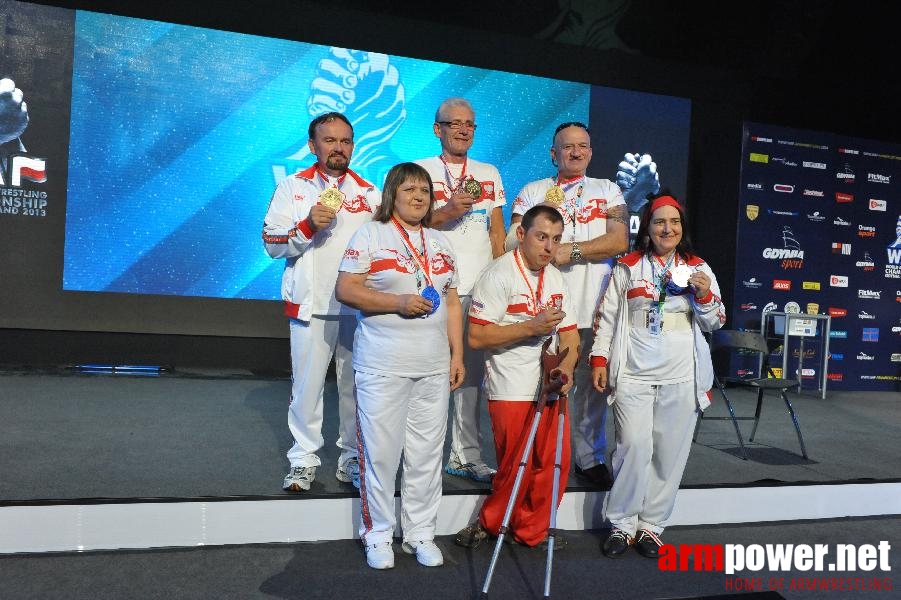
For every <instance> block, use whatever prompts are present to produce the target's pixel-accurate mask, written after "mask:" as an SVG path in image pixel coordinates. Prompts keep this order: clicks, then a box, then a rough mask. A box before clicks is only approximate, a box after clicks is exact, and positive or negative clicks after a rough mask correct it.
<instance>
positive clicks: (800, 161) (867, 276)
mask: <svg viewBox="0 0 901 600" xmlns="http://www.w3.org/2000/svg"><path fill="white" fill-rule="evenodd" d="M738 210H739V219H738V232H737V235H738V238H737V239H738V244H737V251H736V271H735V296H734V297H735V305H734V307H733V319H732V323H733V325H734V327H736V328H739V329H747V330H755V331H756V330H759V329H760V326H761V315H762V313H763V312H766V311H770V310H774V311H783V312H801V313H808V314H821V315H823V314H828V315H830V316H831V317H832V319H831V331H830V335H829V344H828V352H829V357H828V358H829V361H828V372H827V380H828V384H827V386H828V388H829V389H840V390H874V391H876V390H884V391H889V390H897V389H899V386H901V145H898V144H891V143H888V142H878V141H873V140H863V139H856V138H849V137H843V136H838V135H834V134H830V133H825V132H814V131H803V130H797V129H788V128H783V127H776V126H771V125H763V124H759V123H745V125H744V137H743V149H742V168H741V189H740V191H739V206H738ZM769 321H771V322H772V321H773V319H769ZM782 321H784V319H783V320H782ZM779 322H780V321H779V320H776V323H777V327H776V328H774V327H772V326H770V327H767V331H766V332H765V333H766V334H767V335H768V337H770V338H771V348H773V349H774V352H773V355H772V357H771V362H772V364H774V365H781V364H782V353H783V352H784V351H785V349H784V348H782V344H781V343H779V340H781V339H782V333H783V331H781V330H780V331H775V329H778V323H779ZM782 326H784V323H783V325H782ZM821 331H822V330H821ZM800 337H801V336H797V337H794V336H793V337H792V339H791V340H790V343H789V349H788V352H790V353H791V355H790V358H789V362H788V373H785V374H784V376H785V377H789V378H794V377H796V375H797V369H798V359H799V357H801V355H802V353H803V357H801V358H802V359H803V364H802V367H803V368H802V382H803V388H804V389H807V388H811V387H812V388H816V387H817V383H818V382H819V381H820V379H821V377H822V373H821V368H822V365H823V352H824V351H825V349H826V347H827V345H826V344H825V343H824V342H825V340H823V339H821V338H822V337H823V336H822V335H815V336H804V346H803V351H802V350H801V343H800V339H799V338H800ZM733 367H734V368H735V369H736V370H743V371H745V372H747V371H748V370H749V369H752V368H754V367H750V366H748V365H738V364H735V365H733ZM755 367H756V365H755Z"/></svg>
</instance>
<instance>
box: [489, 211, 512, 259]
mask: <svg viewBox="0 0 901 600" xmlns="http://www.w3.org/2000/svg"><path fill="white" fill-rule="evenodd" d="M506 237H507V230H506V229H504V210H503V209H502V208H501V207H500V206H495V207H494V208H493V209H491V221H490V224H489V228H488V238H489V239H490V240H491V255H492V258H497V257H498V256H500V255H501V254H503V253H504V240H505V239H506Z"/></svg>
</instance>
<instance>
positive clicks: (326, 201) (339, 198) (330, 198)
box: [319, 187, 344, 210]
mask: <svg viewBox="0 0 901 600" xmlns="http://www.w3.org/2000/svg"><path fill="white" fill-rule="evenodd" d="M319 204H321V205H323V206H327V207H329V208H330V209H332V210H338V209H339V208H341V205H342V204H344V194H342V193H341V191H340V190H339V189H338V188H336V187H330V188H326V189H324V190H322V193H321V194H319Z"/></svg>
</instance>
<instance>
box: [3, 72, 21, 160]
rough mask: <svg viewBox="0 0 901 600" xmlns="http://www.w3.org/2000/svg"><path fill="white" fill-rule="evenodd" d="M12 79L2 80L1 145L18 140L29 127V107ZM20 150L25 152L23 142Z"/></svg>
mask: <svg viewBox="0 0 901 600" xmlns="http://www.w3.org/2000/svg"><path fill="white" fill-rule="evenodd" d="M23 97H24V96H23V94H22V90H20V89H19V88H17V87H16V84H15V82H14V81H13V80H12V79H8V78H4V79H0V144H5V143H6V142H10V141H12V140H15V139H18V138H19V136H20V135H22V133H23V132H24V131H25V128H26V127H28V106H27V105H26V104H25V102H24V100H23ZM19 149H20V150H21V151H23V152H24V151H25V147H24V146H23V145H22V140H21V139H20V140H19Z"/></svg>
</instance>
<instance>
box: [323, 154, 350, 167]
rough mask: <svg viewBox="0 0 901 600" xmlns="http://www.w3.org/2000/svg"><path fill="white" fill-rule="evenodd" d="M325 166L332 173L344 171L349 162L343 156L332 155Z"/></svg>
mask: <svg viewBox="0 0 901 600" xmlns="http://www.w3.org/2000/svg"><path fill="white" fill-rule="evenodd" d="M335 159H338V160H335ZM339 161H340V162H339ZM325 166H326V167H328V168H329V169H332V170H333V171H346V170H347V168H348V167H349V166H350V161H349V160H347V157H346V156H344V155H343V154H333V155H332V156H329V157H328V158H327V159H326V161H325Z"/></svg>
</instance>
